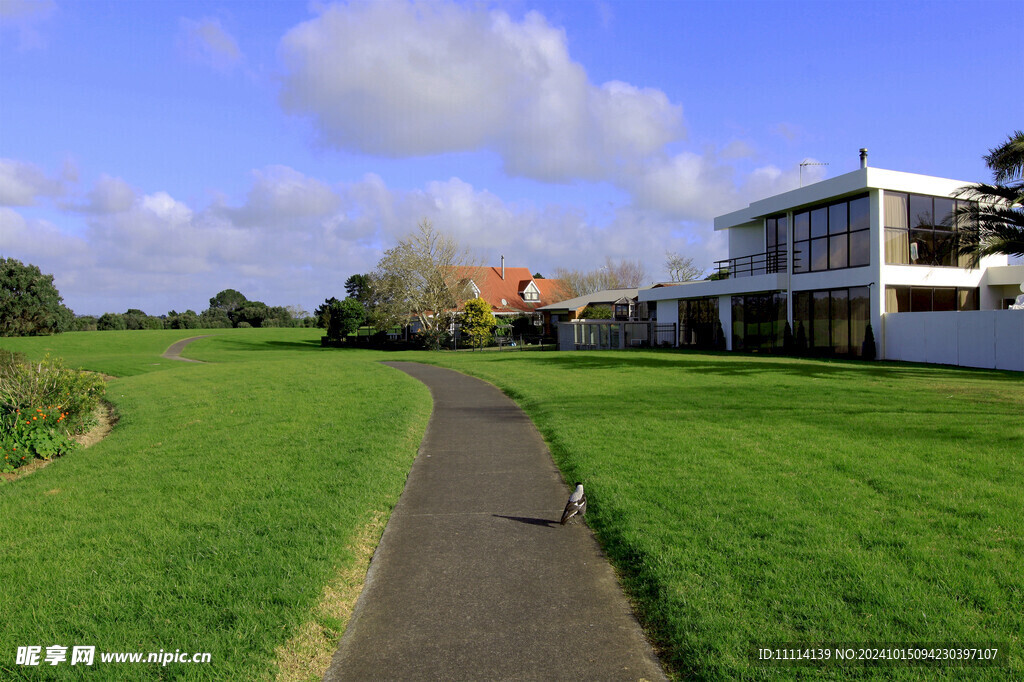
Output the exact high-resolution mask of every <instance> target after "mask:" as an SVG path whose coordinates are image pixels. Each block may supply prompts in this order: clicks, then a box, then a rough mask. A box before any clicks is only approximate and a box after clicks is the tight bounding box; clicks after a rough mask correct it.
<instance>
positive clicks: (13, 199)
mask: <svg viewBox="0 0 1024 682" xmlns="http://www.w3.org/2000/svg"><path fill="white" fill-rule="evenodd" d="M63 192H64V187H63V185H62V183H61V181H60V180H57V179H54V178H50V177H48V176H47V175H46V173H45V172H44V171H43V170H42V169H41V168H39V166H36V165H35V164H31V163H25V162H23V161H16V160H14V159H0V206H33V205H35V203H36V199H38V198H39V197H56V196H59V195H60V194H62V193H63Z"/></svg>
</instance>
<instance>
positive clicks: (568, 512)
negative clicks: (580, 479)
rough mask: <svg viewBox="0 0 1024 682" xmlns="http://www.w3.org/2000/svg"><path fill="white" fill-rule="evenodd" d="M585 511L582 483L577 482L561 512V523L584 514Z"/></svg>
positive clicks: (585, 500) (585, 501) (585, 499)
mask: <svg viewBox="0 0 1024 682" xmlns="http://www.w3.org/2000/svg"><path fill="white" fill-rule="evenodd" d="M586 513H587V496H586V495H584V494H583V484H582V483H577V484H576V490H573V491H572V495H570V496H569V501H568V502H567V503H566V505H565V511H564V512H562V525H563V526H564V525H565V524H566V522H567V521H568V520H569V519H571V518H572V517H574V516H576V515H577V514H578V515H579V516H581V517H582V516H584V515H585V514H586Z"/></svg>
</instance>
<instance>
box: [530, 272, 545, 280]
mask: <svg viewBox="0 0 1024 682" xmlns="http://www.w3.org/2000/svg"><path fill="white" fill-rule="evenodd" d="M533 278H534V279H544V275H542V274H540V273H539V272H535V273H533Z"/></svg>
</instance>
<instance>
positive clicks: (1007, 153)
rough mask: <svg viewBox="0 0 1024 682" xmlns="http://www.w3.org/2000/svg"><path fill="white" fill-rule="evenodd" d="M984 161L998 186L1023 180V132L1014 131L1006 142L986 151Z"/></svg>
mask: <svg viewBox="0 0 1024 682" xmlns="http://www.w3.org/2000/svg"><path fill="white" fill-rule="evenodd" d="M984 159H985V163H986V164H988V167H989V168H991V169H992V172H993V173H994V177H995V181H996V182H997V183H998V184H1006V183H1008V182H1011V181H1013V180H1021V179H1024V132H1022V131H1020V130H1017V131H1014V132H1013V134H1011V135H1010V136H1009V138H1007V140H1006V142H1004V143H1003V144H1001V145H999V146H998V147H995V148H994V149H990V150H988V154H986V155H985V157H984Z"/></svg>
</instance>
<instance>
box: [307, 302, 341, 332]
mask: <svg viewBox="0 0 1024 682" xmlns="http://www.w3.org/2000/svg"><path fill="white" fill-rule="evenodd" d="M337 301H338V299H336V298H335V297H334V296H331V297H330V298H328V299H325V300H324V302H323V303H321V304H320V305H318V306H317V308H316V310H315V311H314V312H313V316H314V317H316V326H318V327H320V328H321V329H327V320H328V313H329V312H330V309H331V304H332V303H335V302H337Z"/></svg>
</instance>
